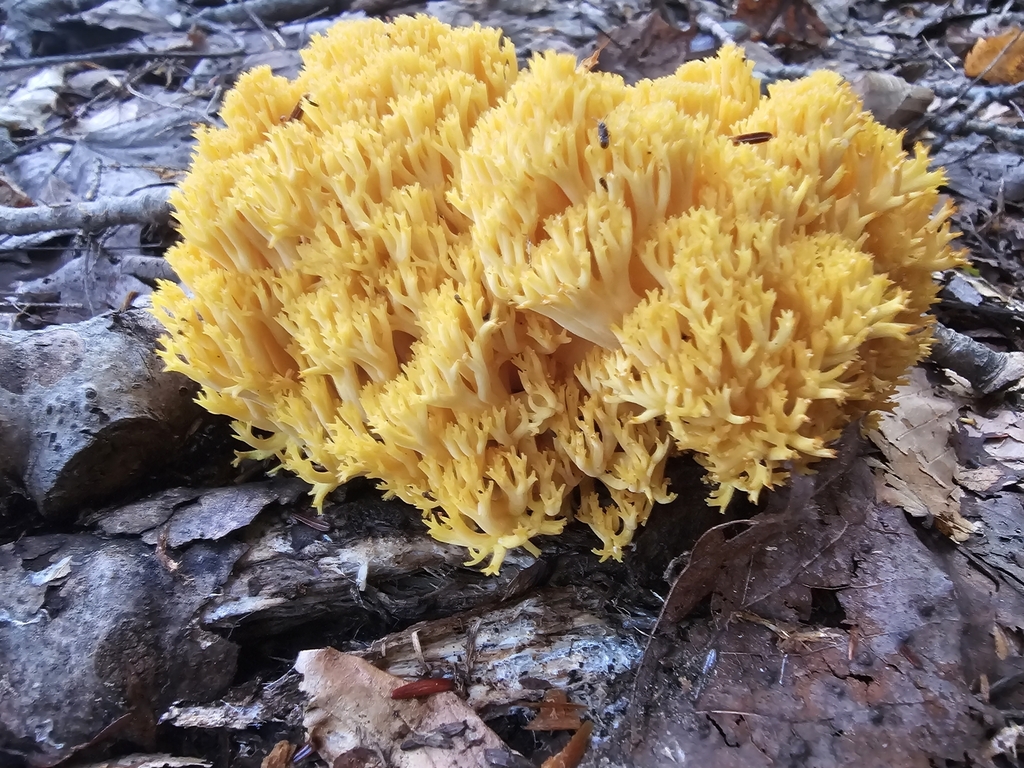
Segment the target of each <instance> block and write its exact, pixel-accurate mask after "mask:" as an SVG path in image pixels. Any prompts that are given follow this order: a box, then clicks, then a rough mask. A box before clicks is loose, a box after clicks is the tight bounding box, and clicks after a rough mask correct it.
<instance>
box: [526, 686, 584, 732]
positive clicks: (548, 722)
mask: <svg viewBox="0 0 1024 768" xmlns="http://www.w3.org/2000/svg"><path fill="white" fill-rule="evenodd" d="M537 708H538V710H539V711H538V712H537V716H536V717H535V718H533V720H531V721H530V724H529V725H527V726H526V730H528V731H575V730H577V729H579V728H580V727H581V726H582V721H581V720H580V710H583V709H586V707H585V706H583V705H582V704H570V703H569V696H568V695H567V694H566V692H565V691H563V690H562V689H561V688H552V689H551V690H549V691H547V692H546V693H545V694H544V699H543V700H542V701H541V702H540V704H539V705H538V707H537Z"/></svg>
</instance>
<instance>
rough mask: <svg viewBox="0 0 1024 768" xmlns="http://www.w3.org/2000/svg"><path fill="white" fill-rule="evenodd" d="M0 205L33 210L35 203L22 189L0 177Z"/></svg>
mask: <svg viewBox="0 0 1024 768" xmlns="http://www.w3.org/2000/svg"><path fill="white" fill-rule="evenodd" d="M0 205H2V206H5V207H7V208H31V207H32V206H34V205H35V203H34V202H33V201H32V198H31V197H29V196H28V195H26V194H25V192H24V191H23V190H22V189H21V187H19V186H18V185H17V184H15V183H14V182H13V181H11V180H10V179H8V178H7V177H6V176H2V175H0Z"/></svg>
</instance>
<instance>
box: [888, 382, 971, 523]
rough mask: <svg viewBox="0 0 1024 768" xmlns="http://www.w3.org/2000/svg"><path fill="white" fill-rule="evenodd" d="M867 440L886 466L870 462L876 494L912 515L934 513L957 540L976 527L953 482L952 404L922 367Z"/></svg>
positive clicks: (955, 406) (903, 387)
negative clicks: (962, 509) (964, 510)
mask: <svg viewBox="0 0 1024 768" xmlns="http://www.w3.org/2000/svg"><path fill="white" fill-rule="evenodd" d="M893 401H894V402H895V404H896V407H895V409H894V410H893V411H892V412H891V413H885V414H882V416H881V418H880V419H879V425H878V429H877V430H874V431H872V432H871V435H870V436H871V440H872V442H874V443H875V445H876V446H878V448H879V449H880V450H881V451H882V453H883V454H884V455H885V458H886V461H887V463H888V466H883V465H881V464H879V463H878V462H871V463H872V466H873V468H874V469H875V484H876V487H877V491H878V498H879V500H880V501H883V502H885V503H887V504H891V505H893V506H896V507H900V508H902V509H904V510H906V511H907V512H908V513H910V514H911V515H914V516H915V517H925V516H927V515H932V516H933V517H934V519H935V527H936V528H937V529H938V530H939V531H941V532H942V533H943V534H944V535H946V536H949V537H950V538H952V539H954V540H955V541H966V540H967V539H968V538H969V537H970V535H971V534H974V533H979V532H980V526H978V525H976V524H975V523H972V522H970V521H968V520H966V519H965V518H964V517H963V516H962V515H961V514H960V497H961V496H962V494H963V491H962V490H961V489H960V488H959V486H957V484H956V483H955V482H954V479H955V476H956V471H957V462H956V454H955V452H954V450H953V448H952V446H951V445H950V442H949V437H950V434H951V432H952V430H953V426H954V422H955V421H956V419H957V415H958V414H957V405H956V403H954V402H952V401H950V400H946V399H943V398H941V397H938V396H937V395H936V394H935V392H934V391H933V390H932V387H931V385H930V384H929V383H928V380H927V377H926V375H925V372H924V370H923V369H921V368H914V369H913V370H912V371H911V375H910V381H909V383H908V384H907V385H905V386H902V387H900V388H899V389H898V390H897V392H896V395H895V396H894V397H893Z"/></svg>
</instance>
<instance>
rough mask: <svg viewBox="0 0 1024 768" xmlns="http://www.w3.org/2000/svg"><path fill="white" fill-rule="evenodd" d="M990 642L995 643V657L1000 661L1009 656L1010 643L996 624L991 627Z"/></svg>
mask: <svg viewBox="0 0 1024 768" xmlns="http://www.w3.org/2000/svg"><path fill="white" fill-rule="evenodd" d="M992 640H993V641H994V642H995V646H996V656H998V657H999V660H1000V661H1005V660H1006V657H1007V656H1009V655H1010V643H1009V642H1008V641H1007V639H1006V633H1004V632H1003V629H1002V627H1000V626H999V625H998V624H993V625H992Z"/></svg>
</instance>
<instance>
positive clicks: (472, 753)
mask: <svg viewBox="0 0 1024 768" xmlns="http://www.w3.org/2000/svg"><path fill="white" fill-rule="evenodd" d="M295 669H296V670H298V671H299V672H300V673H301V674H302V675H303V681H302V684H301V685H300V688H301V689H302V690H303V691H304V692H306V693H307V694H308V695H309V705H308V707H307V709H306V715H305V718H304V720H303V723H304V725H305V726H306V729H307V731H308V732H309V737H310V742H311V743H313V744H316V745H317V751H318V752H319V753H320V756H321V757H322V758H323V759H324V760H326V761H327V763H328V765H348V764H349V763H351V759H350V758H352V756H353V755H354V754H356V753H358V754H359V755H363V756H366V757H369V756H377V759H380V758H383V760H382V762H383V763H384V764H386V765H389V766H392V767H393V768H489V763H488V761H487V756H486V754H485V752H486V750H500V751H508V748H507V747H506V746H505V744H504V743H503V742H502V741H501V739H499V738H498V737H497V736H496V735H495V733H494V732H493V731H492V730H491V729H490V728H488V727H487V726H486V725H484V722H483V721H482V720H481V719H480V718H479V717H478V716H477V714H476V712H474V711H473V710H472V709H470V708H469V707H468V706H467V705H466V704H465V702H463V701H462V699H460V698H459V697H458V696H456V695H455V694H454V693H450V692H449V693H439V694H436V695H434V696H430V697H428V698H426V699H405V700H394V699H392V698H391V691H392V690H394V689H395V688H397V687H398V686H400V685H402V684H403V683H404V682H405V681H404V680H402V679H401V678H399V677H395V676H393V675H389V674H388V673H387V672H383V671H381V670H379V669H377V668H376V667H374V666H372V665H371V664H368V663H367V662H365V661H363V660H362V659H360V658H358V657H356V656H351V655H349V654H345V653H341V652H339V651H336V650H334V649H333V648H321V649H319V650H314V651H303V652H302V653H300V654H299V657H298V659H297V660H296V662H295ZM451 723H464V724H465V728H460V729H458V731H457V732H456V731H454V730H447V731H446V730H445V729H446V728H448V727H449V726H450V724H451ZM435 733H440V734H442V735H445V736H446V737H447V740H444V739H440V740H433V739H431V738H430V735H431V734H435ZM448 734H451V735H448ZM410 738H412V739H413V742H414V743H412V748H410V749H403V748H402V747H403V745H404V744H406V743H409V740H410ZM435 744H436V746H435ZM346 761H348V762H346ZM353 764H358V765H363V764H365V760H364V762H363V763H353Z"/></svg>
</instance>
